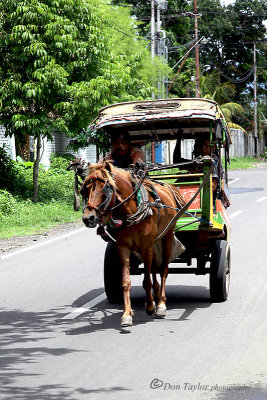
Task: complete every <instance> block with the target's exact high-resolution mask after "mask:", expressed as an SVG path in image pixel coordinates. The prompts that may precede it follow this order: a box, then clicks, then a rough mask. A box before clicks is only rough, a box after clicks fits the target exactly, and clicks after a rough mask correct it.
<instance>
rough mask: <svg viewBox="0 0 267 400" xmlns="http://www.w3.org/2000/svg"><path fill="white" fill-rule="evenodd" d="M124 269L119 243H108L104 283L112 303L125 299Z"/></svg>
mask: <svg viewBox="0 0 267 400" xmlns="http://www.w3.org/2000/svg"><path fill="white" fill-rule="evenodd" d="M121 280H122V271H121V263H120V260H119V255H118V250H117V245H116V243H114V242H111V243H108V244H107V247H106V251H105V258H104V285H105V292H106V295H107V299H108V301H109V302H110V303H111V304H116V303H117V304H118V303H119V304H120V303H122V301H123V291H122V285H121Z"/></svg>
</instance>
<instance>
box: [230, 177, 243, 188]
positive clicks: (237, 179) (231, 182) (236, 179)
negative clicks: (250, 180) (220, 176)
mask: <svg viewBox="0 0 267 400" xmlns="http://www.w3.org/2000/svg"><path fill="white" fill-rule="evenodd" d="M239 180H240V178H235V179H233V180H232V181H230V182H229V183H228V186H230V185H232V184H233V183H236V182H237V181H239Z"/></svg>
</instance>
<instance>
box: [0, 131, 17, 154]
mask: <svg viewBox="0 0 267 400" xmlns="http://www.w3.org/2000/svg"><path fill="white" fill-rule="evenodd" d="M5 131H6V130H5V128H4V126H3V125H0V147H3V145H4V144H5V145H7V149H8V152H9V156H10V158H11V159H12V160H16V146H15V139H14V136H12V137H9V136H5Z"/></svg>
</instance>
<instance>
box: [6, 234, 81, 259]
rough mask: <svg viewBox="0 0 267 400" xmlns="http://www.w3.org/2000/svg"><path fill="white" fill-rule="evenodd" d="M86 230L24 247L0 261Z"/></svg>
mask: <svg viewBox="0 0 267 400" xmlns="http://www.w3.org/2000/svg"><path fill="white" fill-rule="evenodd" d="M86 229H88V228H85V227H84V228H80V229H76V230H75V231H71V232H68V233H65V235H60V236H57V237H56V238H53V239H50V240H44V241H43V242H41V243H36V244H34V245H32V246H29V247H24V248H23V249H20V250H17V251H14V252H13V253H8V254H5V255H3V256H0V260H4V259H6V258H10V257H13V256H17V255H19V254H22V253H25V252H26V251H30V250H33V249H38V248H39V247H42V246H44V245H46V244H50V243H53V242H56V241H58V240H61V239H65V238H67V237H69V236H72V235H75V234H76V233H79V232H82V231H85V230H86Z"/></svg>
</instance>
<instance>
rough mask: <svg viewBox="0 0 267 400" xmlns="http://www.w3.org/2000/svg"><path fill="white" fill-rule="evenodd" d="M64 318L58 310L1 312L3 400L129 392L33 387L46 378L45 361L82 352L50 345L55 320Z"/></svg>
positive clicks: (118, 388)
mask: <svg viewBox="0 0 267 400" xmlns="http://www.w3.org/2000/svg"><path fill="white" fill-rule="evenodd" d="M62 316H63V314H62V313H59V312H56V311H48V312H24V311H22V310H12V311H8V310H2V311H1V312H0V326H1V328H0V348H1V356H0V399H4V400H15V399H20V400H63V399H64V400H80V399H81V395H84V398H85V399H88V398H90V394H92V393H99V392H100V393H103V394H104V396H105V393H109V394H110V393H112V392H113V393H117V392H125V391H128V390H130V389H127V388H125V387H122V386H114V387H106V388H105V387H103V388H98V389H95V390H93V389H92V390H90V389H84V388H79V387H77V388H71V387H68V386H67V385H64V384H63V385H62V384H56V383H52V384H47V385H40V384H39V385H38V384H37V385H34V382H38V380H39V379H42V375H44V372H43V371H40V372H39V371H38V366H39V364H40V363H41V362H42V360H43V359H44V358H46V357H62V356H65V355H68V354H71V353H74V352H81V351H83V350H75V349H70V348H69V347H55V346H53V344H54V342H53V341H52V342H51V338H53V337H54V335H56V334H58V332H55V331H56V330H58V324H56V323H55V321H59V320H60V318H61V317H62ZM49 339H50V342H49ZM37 342H38V344H37ZM35 343H36V345H35ZM40 344H43V345H40ZM84 351H86V350H84ZM27 365H29V368H27ZM32 365H33V366H34V367H32ZM35 366H36V367H35ZM27 370H28V371H31V372H27ZM32 371H34V372H32ZM59 376H60V375H59ZM39 377H40V378H39ZM51 379H52V381H53V380H54V381H56V380H57V377H56V376H54V377H53V376H52V378H51ZM21 381H24V382H25V385H24V386H20V384H19V382H21Z"/></svg>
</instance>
